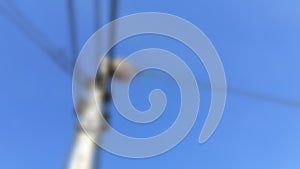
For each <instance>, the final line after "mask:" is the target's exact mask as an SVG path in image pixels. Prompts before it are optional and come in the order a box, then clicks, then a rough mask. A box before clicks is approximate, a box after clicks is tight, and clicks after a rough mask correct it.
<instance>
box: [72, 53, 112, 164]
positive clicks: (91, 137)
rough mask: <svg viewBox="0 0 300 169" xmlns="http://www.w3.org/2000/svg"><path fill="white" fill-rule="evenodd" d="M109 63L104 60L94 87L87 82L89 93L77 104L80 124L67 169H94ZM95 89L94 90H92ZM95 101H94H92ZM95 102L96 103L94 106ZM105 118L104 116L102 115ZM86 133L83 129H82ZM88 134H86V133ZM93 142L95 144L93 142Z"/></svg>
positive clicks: (100, 131) (109, 75)
mask: <svg viewBox="0 0 300 169" xmlns="http://www.w3.org/2000/svg"><path fill="white" fill-rule="evenodd" d="M110 69H111V63H110V59H108V58H105V59H104V60H103V62H102V64H101V66H100V69H99V71H98V75H97V78H98V79H96V85H95V84H94V85H93V84H91V82H92V81H90V82H87V86H86V87H87V91H88V93H89V95H88V97H87V99H85V100H82V101H81V103H79V105H76V106H79V109H81V111H82V113H81V114H79V115H78V118H79V120H80V122H81V123H78V124H77V125H78V126H77V131H76V136H75V142H74V145H73V146H74V147H73V149H72V150H73V151H72V152H71V156H70V161H69V165H68V169H92V168H94V166H93V164H94V159H95V154H96V151H97V148H98V147H97V144H96V143H95V142H99V141H101V137H102V135H103V132H104V130H105V126H104V121H103V120H104V119H99V118H98V117H99V114H98V113H102V112H99V110H100V111H102V110H103V108H104V106H105V105H104V102H105V99H106V97H107V96H106V95H107V91H106V89H107V88H106V86H107V82H108V81H109V80H110V79H109V78H110V77H111V74H110V72H109V71H110ZM93 87H95V90H94V89H93ZM94 99H96V100H94ZM95 102H97V103H98V106H99V107H97V104H94V103H95ZM104 116H105V114H104ZM82 126H84V128H85V129H86V131H85V130H84V129H83V127H82ZM86 132H88V134H87V133H86ZM94 141H95V142H94Z"/></svg>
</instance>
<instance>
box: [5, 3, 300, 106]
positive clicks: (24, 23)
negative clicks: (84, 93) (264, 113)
mask: <svg viewBox="0 0 300 169" xmlns="http://www.w3.org/2000/svg"><path fill="white" fill-rule="evenodd" d="M3 2H4V3H5V4H1V5H0V13H2V14H3V15H4V16H5V17H6V18H8V19H9V20H10V21H11V22H12V23H13V24H15V25H16V26H17V27H18V28H19V29H20V30H21V31H22V32H23V33H24V34H25V35H26V36H27V37H28V38H29V39H30V40H31V41H32V42H33V43H34V44H35V45H36V46H37V47H38V48H40V49H41V50H43V51H44V52H45V53H46V54H47V55H48V56H49V57H50V58H51V59H52V60H53V61H54V62H55V63H56V64H58V66H59V67H60V68H61V69H62V70H63V71H64V72H66V73H67V74H69V75H72V70H73V64H72V62H71V61H70V60H69V59H68V58H67V56H66V54H65V53H64V51H63V50H61V49H58V48H53V45H52V44H51V43H50V42H51V41H50V39H48V38H47V37H46V36H45V34H43V33H42V32H41V31H40V30H39V29H38V27H37V26H36V25H35V24H33V22H31V21H30V20H29V19H28V18H27V17H26V15H25V14H24V13H23V12H21V10H20V9H19V8H18V7H17V6H16V5H15V4H14V3H13V2H12V1H9V0H5V1H3ZM114 5H115V8H113V6H114ZM111 6H112V7H111V8H113V10H111V11H110V12H111V14H110V20H114V19H115V18H116V16H117V13H116V11H117V1H116V0H112V1H111ZM114 31H115V30H112V31H111V34H110V37H111V38H114V33H113V32H114ZM110 54H111V55H110V56H114V55H113V54H114V51H113V49H112V51H111V53H110ZM198 83H199V85H200V86H201V87H203V88H210V85H209V84H208V83H203V82H199V81H198ZM227 91H228V93H231V94H234V95H238V96H242V97H248V98H253V99H257V100H262V101H267V102H271V103H275V104H281V105H285V106H289V107H297V108H300V101H298V100H293V99H289V98H284V97H279V96H275V95H271V94H267V93H261V92H257V91H250V90H244V89H239V88H235V87H231V86H228V88H227Z"/></svg>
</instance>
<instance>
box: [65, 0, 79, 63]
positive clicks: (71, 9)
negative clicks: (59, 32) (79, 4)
mask: <svg viewBox="0 0 300 169" xmlns="http://www.w3.org/2000/svg"><path fill="white" fill-rule="evenodd" d="M67 8H68V9H67V11H68V18H69V33H70V34H69V36H70V44H71V51H72V58H73V60H72V63H73V64H75V61H76V58H77V54H78V45H77V39H78V38H77V24H76V16H75V5H74V0H67Z"/></svg>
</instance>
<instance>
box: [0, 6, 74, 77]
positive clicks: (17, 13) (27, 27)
mask: <svg viewBox="0 0 300 169" xmlns="http://www.w3.org/2000/svg"><path fill="white" fill-rule="evenodd" d="M3 3H4V4H1V5H0V13H2V14H3V15H4V16H5V17H6V18H7V19H9V20H10V21H11V22H12V23H13V24H15V25H16V26H17V27H18V28H19V29H20V30H21V31H22V32H23V33H24V34H25V35H26V36H27V38H28V39H29V40H31V41H32V42H33V43H34V44H35V45H36V46H37V47H38V48H39V49H41V50H42V51H44V52H45V53H46V54H47V55H48V56H49V57H50V58H51V59H52V60H53V61H54V62H55V63H56V64H58V65H59V67H60V68H61V69H62V70H63V71H64V72H65V73H67V74H71V73H72V65H70V62H69V59H68V57H67V56H66V54H65V51H64V50H63V49H61V48H54V47H53V46H54V45H53V43H51V40H50V39H49V38H48V37H47V36H46V35H45V34H44V33H43V32H42V31H40V30H39V29H38V27H37V26H36V25H35V24H34V23H33V22H31V21H30V20H29V19H28V17H27V16H26V15H25V14H24V13H23V12H21V10H20V9H19V8H18V7H17V6H16V4H14V3H13V2H12V1H9V0H5V1H4V2H3Z"/></svg>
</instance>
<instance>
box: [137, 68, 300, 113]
mask: <svg viewBox="0 0 300 169" xmlns="http://www.w3.org/2000/svg"><path fill="white" fill-rule="evenodd" d="M142 77H146V78H154V79H157V80H161V79H164V80H167V79H166V78H164V76H162V75H161V74H160V73H156V72H152V73H150V72H148V73H147V74H145V75H143V76H137V77H136V78H137V79H141V78H142ZM179 80H180V81H184V82H185V83H191V79H187V78H184V77H179ZM196 81H197V84H198V85H199V87H200V88H201V89H211V85H210V83H208V82H204V81H201V80H199V79H196ZM216 90H221V87H220V88H217V89H216ZM227 93H228V94H232V95H236V96H241V97H246V98H250V99H255V100H259V101H264V102H269V103H273V104H278V105H284V106H288V107H294V108H300V100H295V99H290V98H285V97H281V96H276V95H273V94H270V93H263V92H258V91H253V90H252V91H251V90H245V89H241V88H237V87H233V86H228V85H227Z"/></svg>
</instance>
